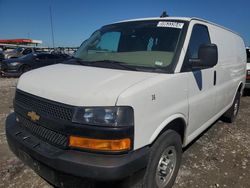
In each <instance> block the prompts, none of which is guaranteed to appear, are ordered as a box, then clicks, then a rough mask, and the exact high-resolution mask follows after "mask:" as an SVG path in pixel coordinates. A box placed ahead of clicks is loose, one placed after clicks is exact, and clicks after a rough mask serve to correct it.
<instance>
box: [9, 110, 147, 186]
mask: <svg viewBox="0 0 250 188" xmlns="http://www.w3.org/2000/svg"><path fill="white" fill-rule="evenodd" d="M6 136H7V141H8V144H9V147H10V148H11V150H12V151H13V152H14V153H15V154H16V155H17V156H18V157H19V158H21V159H22V160H23V161H24V162H25V163H26V164H28V165H29V166H30V167H31V168H32V169H34V170H35V171H36V172H37V173H38V174H39V175H40V176H42V177H43V178H44V179H46V180H47V181H49V182H50V183H52V184H54V185H57V182H56V179H57V178H48V177H47V175H46V174H51V173H49V172H48V173H42V171H43V170H41V169H45V171H53V174H57V173H58V172H60V173H65V174H68V175H70V176H76V177H83V178H90V179H95V180H101V181H110V180H119V179H123V178H125V177H127V176H130V175H132V174H133V173H135V172H137V171H139V170H141V169H143V168H145V167H146V165H147V162H148V158H149V151H150V148H149V147H144V148H142V149H139V150H136V151H132V152H130V153H127V154H122V155H107V154H94V153H88V152H83V151H74V150H63V149H59V148H57V147H55V146H52V145H50V144H48V143H46V142H44V141H42V140H39V139H38V138H36V137H35V136H33V135H31V134H30V133H29V132H27V131H25V130H24V129H22V127H21V126H19V125H18V123H17V122H16V120H15V114H14V113H12V114H10V115H9V116H8V117H7V119H6ZM22 154H24V156H28V157H23V156H22ZM26 158H27V160H26ZM34 164H38V166H41V167H39V168H36V167H34ZM39 169H40V171H39ZM50 177H53V176H51V175H50Z"/></svg>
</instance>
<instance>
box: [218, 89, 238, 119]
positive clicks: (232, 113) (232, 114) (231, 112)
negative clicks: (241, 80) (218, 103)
mask: <svg viewBox="0 0 250 188" xmlns="http://www.w3.org/2000/svg"><path fill="white" fill-rule="evenodd" d="M239 108H240V92H239V91H238V92H237V94H236V96H235V98H234V102H233V105H232V106H231V107H230V108H229V109H228V110H227V111H226V113H225V114H224V115H223V116H222V118H221V119H222V121H224V122H227V123H233V122H234V121H235V119H236V117H237V115H238V112H239Z"/></svg>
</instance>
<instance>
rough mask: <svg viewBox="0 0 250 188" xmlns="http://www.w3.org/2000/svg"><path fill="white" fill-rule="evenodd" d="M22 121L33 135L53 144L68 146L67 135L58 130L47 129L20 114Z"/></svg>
mask: <svg viewBox="0 0 250 188" xmlns="http://www.w3.org/2000/svg"><path fill="white" fill-rule="evenodd" d="M17 117H18V119H19V122H20V125H21V126H23V127H24V128H26V129H27V130H28V131H29V132H31V133H32V134H33V135H35V136H37V137H39V138H41V139H42V140H45V141H47V142H49V143H51V144H53V145H57V146H59V147H62V148H66V147H67V136H65V135H63V134H60V133H58V132H55V131H52V130H50V129H47V128H45V127H43V126H40V125H38V124H36V123H33V122H32V121H30V120H27V119H26V118H24V117H22V116H20V115H18V116H17Z"/></svg>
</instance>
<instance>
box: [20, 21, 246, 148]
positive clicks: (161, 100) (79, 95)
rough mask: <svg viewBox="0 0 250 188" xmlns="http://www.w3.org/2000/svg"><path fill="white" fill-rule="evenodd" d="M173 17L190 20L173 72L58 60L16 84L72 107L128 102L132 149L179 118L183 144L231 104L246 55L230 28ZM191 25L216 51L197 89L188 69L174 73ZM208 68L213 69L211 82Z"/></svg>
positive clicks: (242, 44) (126, 104) (141, 145)
mask: <svg viewBox="0 0 250 188" xmlns="http://www.w3.org/2000/svg"><path fill="white" fill-rule="evenodd" d="M153 19H156V18H153ZM176 19H177V18H164V19H159V18H157V20H163V21H164V20H176ZM145 20H152V19H145ZM179 20H185V21H190V24H189V28H188V31H187V35H186V38H185V42H184V45H183V46H182V50H181V54H180V57H179V62H178V64H177V66H176V69H175V73H174V74H161V73H146V72H139V71H136V72H135V71H124V70H112V69H105V68H95V67H85V66H77V65H62V64H59V65H53V66H49V67H45V68H41V69H37V70H34V71H31V72H28V73H26V74H24V75H23V76H22V77H21V78H20V80H19V82H18V86H17V87H18V89H21V90H24V91H26V92H29V93H31V94H34V95H37V96H40V97H43V98H47V99H50V100H54V101H58V102H61V103H66V104H70V105H76V106H114V105H118V106H119V105H125V106H132V107H133V109H134V117H135V137H134V149H139V148H141V147H144V146H146V145H148V144H150V143H152V142H153V141H154V140H155V138H157V136H158V134H159V133H160V132H161V131H162V130H163V129H164V127H165V126H167V124H168V123H169V122H171V121H172V120H174V119H176V118H181V119H183V121H184V122H186V124H187V129H186V131H185V138H184V143H183V145H184V146H185V145H187V144H188V143H190V142H191V141H192V140H193V139H194V138H195V137H197V136H198V135H199V134H200V133H201V132H202V131H204V130H205V129H206V128H207V127H208V126H210V125H211V124H212V123H213V122H214V121H216V120H217V119H218V118H219V117H220V116H221V115H222V114H223V113H224V112H225V111H226V110H227V109H229V107H230V106H231V105H232V102H233V99H234V96H235V94H236V91H237V89H238V87H239V85H240V84H241V83H244V82H245V76H246V64H245V63H246V55H245V45H244V43H243V40H242V39H241V38H240V37H239V36H238V35H236V34H235V33H233V32H231V31H229V30H227V29H224V28H222V27H219V26H217V25H214V24H212V23H209V22H206V21H202V20H196V19H187V18H185V19H183V18H181V19H179ZM195 24H204V25H206V26H207V27H208V30H209V32H210V38H211V41H212V43H215V44H216V45H217V46H218V52H219V61H218V64H217V65H216V66H215V67H213V68H210V69H204V70H202V71H201V78H202V89H200V88H199V87H198V86H197V82H196V80H195V77H194V76H195V75H194V73H193V72H185V73H181V72H180V70H181V67H182V64H183V61H184V58H185V54H186V50H187V47H188V44H189V39H190V36H191V32H192V28H193V26H194V25H195ZM156 64H159V63H157V62H156ZM214 71H216V72H217V84H216V85H215V86H214V85H213V81H214ZM153 95H154V96H155V100H152V96H153ZM177 126H178V125H177Z"/></svg>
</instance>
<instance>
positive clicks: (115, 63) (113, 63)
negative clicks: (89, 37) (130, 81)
mask: <svg viewBox="0 0 250 188" xmlns="http://www.w3.org/2000/svg"><path fill="white" fill-rule="evenodd" d="M92 63H93V64H95V65H100V64H103V63H104V64H107V65H109V66H110V65H111V66H112V67H117V68H118V67H119V68H123V69H127V70H133V71H138V69H137V68H135V67H132V66H130V65H127V64H126V63H123V62H120V61H113V60H101V61H94V62H92Z"/></svg>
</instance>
